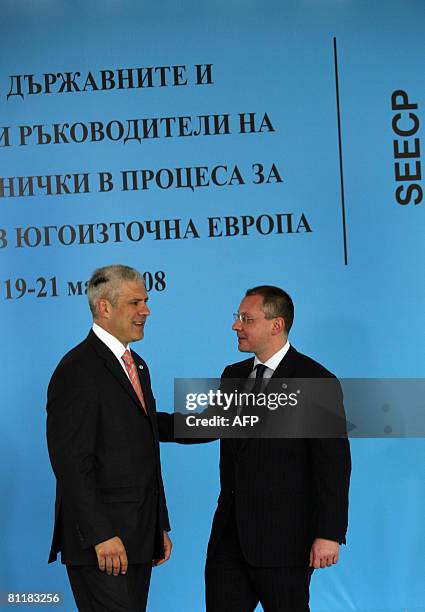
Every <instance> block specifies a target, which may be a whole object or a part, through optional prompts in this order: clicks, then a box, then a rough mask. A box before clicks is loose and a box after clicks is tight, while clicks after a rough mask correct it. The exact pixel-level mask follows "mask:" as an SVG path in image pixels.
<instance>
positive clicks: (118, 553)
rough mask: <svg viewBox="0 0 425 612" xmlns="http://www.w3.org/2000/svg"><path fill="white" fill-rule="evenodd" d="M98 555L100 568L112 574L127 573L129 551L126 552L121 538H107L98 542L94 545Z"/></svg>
mask: <svg viewBox="0 0 425 612" xmlns="http://www.w3.org/2000/svg"><path fill="white" fill-rule="evenodd" d="M94 549H95V551H96V555H97V561H98V563H99V569H100V570H101V571H102V572H104V571H105V569H106V573H107V574H108V575H109V576H110V575H111V574H114V576H118V574H119V573H120V572H121V574H125V573H126V572H127V568H128V560H127V553H126V552H125V548H124V544H123V543H122V540H121V538H119V537H117V536H116V537H115V538H111V539H110V540H105V541H104V542H100V543H99V544H96V546H95V547H94Z"/></svg>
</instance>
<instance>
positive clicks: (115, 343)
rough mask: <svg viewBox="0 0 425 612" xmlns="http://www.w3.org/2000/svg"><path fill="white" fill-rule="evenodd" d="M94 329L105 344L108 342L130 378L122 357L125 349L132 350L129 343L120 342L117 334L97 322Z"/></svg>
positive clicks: (109, 347) (107, 344) (108, 345)
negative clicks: (116, 336) (125, 344)
mask: <svg viewBox="0 0 425 612" xmlns="http://www.w3.org/2000/svg"><path fill="white" fill-rule="evenodd" d="M92 329H93V333H94V334H96V336H97V337H98V338H99V340H101V341H102V342H103V344H106V346H107V347H108V349H110V350H111V351H112V352H113V353H114V355H115V357H116V358H117V359H118V361H119V363H120V365H121V367H122V369H123V370H124V372H125V374H126V376H127V378H128V379H129V380H130V377H129V375H128V372H127V369H126V367H125V363H124V362H123V360H122V359H121V358H122V356H123V355H124V353H125V351H127V350H130V347H129V345H128V344H127V346H124V344H123V343H122V342H120V341H119V340H118V338H115V336H113V335H112V334H110V333H109V332H107V331H106V329H103V327H100V325H97V323H93V327H92Z"/></svg>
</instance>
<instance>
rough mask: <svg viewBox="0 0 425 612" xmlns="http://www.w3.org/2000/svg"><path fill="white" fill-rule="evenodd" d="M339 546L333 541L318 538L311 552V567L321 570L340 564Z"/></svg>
mask: <svg viewBox="0 0 425 612" xmlns="http://www.w3.org/2000/svg"><path fill="white" fill-rule="evenodd" d="M338 554H339V544H338V542H334V541H333V540H325V539H324V538H316V539H315V540H314V542H313V544H312V546H311V550H310V567H314V568H315V569H320V568H321V567H329V566H331V565H334V564H335V563H337V562H338Z"/></svg>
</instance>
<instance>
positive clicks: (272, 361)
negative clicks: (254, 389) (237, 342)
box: [254, 340, 291, 372]
mask: <svg viewBox="0 0 425 612" xmlns="http://www.w3.org/2000/svg"><path fill="white" fill-rule="evenodd" d="M290 346H291V345H290V344H289V341H288V340H287V341H286V344H284V345H283V346H282V348H281V349H279V350H278V351H277V353H275V354H274V355H272V356H271V357H270V358H269V359H267V361H265V362H264V364H263V365H265V366H266V367H267V368H270V370H273V372H274V371H275V370H276V368H277V366H278V365H279V363H280V362H281V361H282V359H283V358H284V357H285V355H286V353H287V352H288V351H289V347H290ZM259 363H263V362H262V361H260V360H259V359H258V357H257V356H255V358H254V368H255V367H256V366H257V365H258V364H259Z"/></svg>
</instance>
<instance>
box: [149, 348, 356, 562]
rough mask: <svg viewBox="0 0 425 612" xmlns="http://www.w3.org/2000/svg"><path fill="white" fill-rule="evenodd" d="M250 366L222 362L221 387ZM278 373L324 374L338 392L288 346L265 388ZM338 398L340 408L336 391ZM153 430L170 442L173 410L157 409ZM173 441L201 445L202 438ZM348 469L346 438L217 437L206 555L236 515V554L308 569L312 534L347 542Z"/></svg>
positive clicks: (246, 372)
mask: <svg viewBox="0 0 425 612" xmlns="http://www.w3.org/2000/svg"><path fill="white" fill-rule="evenodd" d="M253 365H254V359H253V358H251V359H246V360H244V361H241V362H238V363H235V364H233V365H230V366H227V367H226V368H225V370H224V372H223V374H222V382H221V387H222V388H224V389H225V388H226V380H227V379H244V378H246V377H248V376H249V374H250V372H251V371H252V369H253ZM279 378H285V379H288V378H299V379H304V378H310V379H323V378H328V379H333V380H334V381H335V385H336V386H337V388H338V389H339V390H340V387H339V383H338V381H337V380H336V378H335V376H334V375H333V374H331V373H330V372H329V371H328V370H326V369H325V368H324V367H323V366H321V365H320V364H319V363H317V362H316V361H313V360H312V359H310V358H309V357H307V356H306V355H302V354H301V353H299V352H298V351H296V350H295V349H294V348H293V347H292V346H291V347H290V348H289V350H288V352H287V354H286V355H285V357H284V358H283V360H282V361H281V363H280V364H279V366H278V367H277V369H276V370H275V372H274V374H273V377H272V380H271V381H270V382H269V386H273V379H274V380H275V381H276V379H279ZM230 387H231V388H232V385H231V386H230ZM340 397H341V409H342V411H343V407H342V394H341V395H340ZM331 416H333V415H331ZM179 417H180V415H175V418H179ZM326 418H327V417H326ZM159 427H160V437H161V440H163V441H171V440H172V439H173V431H172V417H171V415H166V414H165V413H159ZM332 427H333V425H332ZM344 428H345V424H344ZM333 429H334V427H333ZM177 441H179V442H183V443H199V442H202V440H200V439H192V440H189V439H186V440H183V439H180V440H177ZM350 472H351V460H350V447H349V442H348V439H347V438H346V437H344V435H342V437H339V438H337V437H335V438H318V437H309V438H301V437H297V438H247V439H232V438H226V439H221V440H220V483H221V490H220V496H219V499H218V505H217V509H216V512H215V515H214V520H213V525H212V530H211V536H210V541H209V545H208V555H213V554H214V550H215V547H216V545H217V542H218V541H219V540H220V538H221V537H222V534H223V530H224V527H225V525H226V523H227V521H228V520H229V517H230V514H231V513H232V512H234V513H235V518H236V525H237V529H238V535H239V540H240V544H241V548H242V552H243V554H244V557H245V559H246V560H247V561H248V562H249V563H250V564H251V565H254V566H257V567H277V566H291V565H292V566H293V565H297V566H302V565H304V566H307V565H308V563H309V554H310V548H311V545H312V543H313V540H314V539H315V538H317V537H320V538H326V539H329V540H334V541H336V542H340V543H343V542H345V534H346V530H347V522H348V519H347V517H348V487H349V480H350Z"/></svg>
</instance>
